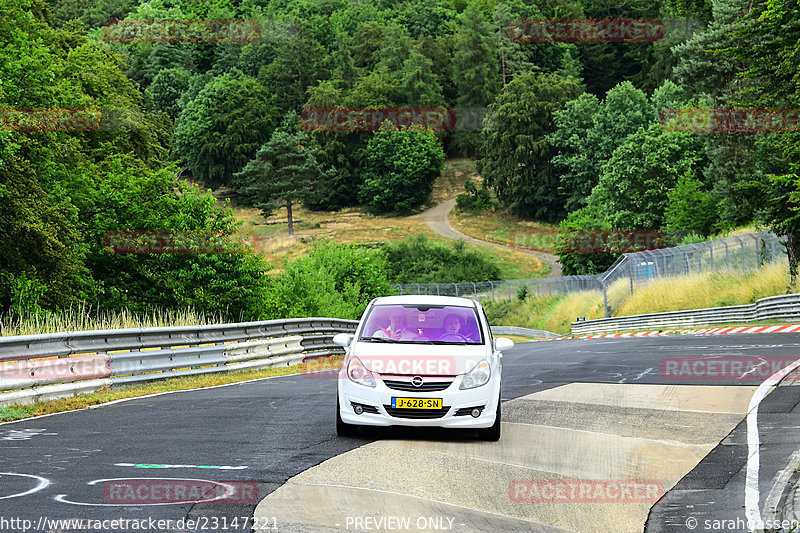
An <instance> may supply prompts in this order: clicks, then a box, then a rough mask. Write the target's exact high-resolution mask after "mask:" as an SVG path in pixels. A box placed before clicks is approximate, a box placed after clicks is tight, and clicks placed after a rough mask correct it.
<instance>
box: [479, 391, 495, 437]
mask: <svg viewBox="0 0 800 533" xmlns="http://www.w3.org/2000/svg"><path fill="white" fill-rule="evenodd" d="M478 438H479V439H481V440H488V441H493V442H497V441H498V440H500V398H498V399H497V415H496V416H495V419H494V424H492V425H491V426H490V427H488V428H484V429H479V430H478Z"/></svg>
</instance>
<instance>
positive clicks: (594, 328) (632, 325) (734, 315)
mask: <svg viewBox="0 0 800 533" xmlns="http://www.w3.org/2000/svg"><path fill="white" fill-rule="evenodd" d="M798 319H800V294H786V295H782V296H770V297H768V298H762V299H761V300H758V301H756V302H755V303H752V304H748V305H733V306H730V307H712V308H708V309H690V310H688V311H672V312H668V313H651V314H645V315H634V316H621V317H614V318H599V319H596V320H586V321H583V322H573V323H572V327H571V329H572V333H573V334H575V335H589V334H594V333H608V332H612V331H631V330H643V329H661V328H685V327H695V326H710V325H714V324H728V323H733V324H741V323H747V322H753V321H757V320H798Z"/></svg>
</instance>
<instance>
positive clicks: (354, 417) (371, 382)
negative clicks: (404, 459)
mask: <svg viewBox="0 0 800 533" xmlns="http://www.w3.org/2000/svg"><path fill="white" fill-rule="evenodd" d="M333 341H334V342H335V343H336V344H338V345H340V346H343V347H345V349H346V356H345V359H344V362H343V363H342V368H341V370H340V371H339V380H338V385H339V389H338V395H337V409H336V431H337V433H338V434H339V435H352V434H354V433H355V432H356V429H357V427H358V426H435V427H443V428H477V429H478V433H479V436H480V438H482V439H484V440H498V439H499V438H500V376H501V372H502V365H501V363H500V359H501V358H502V353H501V351H502V350H508V349H510V348H512V347H513V346H514V342H513V341H512V340H511V339H506V338H503V337H498V338H496V339H494V338H493V337H492V333H491V331H490V329H489V322H488V321H487V319H486V314H485V313H484V311H483V308H482V307H481V305H480V304H479V303H478V302H476V301H475V300H470V299H467V298H451V297H446V296H389V297H384V298H376V299H374V300H373V301H372V302H370V304H369V305H368V306H367V309H366V310H365V311H364V314H363V316H362V317H361V321H360V322H359V324H358V327H357V328H356V332H355V335H354V336H353V335H349V334H346V333H340V334H339V335H336V336H335V337H334V339H333Z"/></svg>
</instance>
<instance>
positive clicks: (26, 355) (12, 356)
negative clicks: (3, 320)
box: [0, 318, 358, 405]
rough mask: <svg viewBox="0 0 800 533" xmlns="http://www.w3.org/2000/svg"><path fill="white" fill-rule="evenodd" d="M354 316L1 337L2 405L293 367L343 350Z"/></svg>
mask: <svg viewBox="0 0 800 533" xmlns="http://www.w3.org/2000/svg"><path fill="white" fill-rule="evenodd" d="M357 324H358V322H357V321H355V320H340V319H335V318H295V319H288V320H269V321H263V322H246V323H235V324H217V325H210V326H176V327H163V328H133V329H119V330H102V331H77V332H65V333H50V334H44V335H23V336H17V337H2V338H0V405H10V404H15V403H31V402H34V401H37V400H47V399H52V398H60V397H65V396H72V395H74V394H80V393H87V392H93V391H96V390H98V389H100V388H102V387H108V386H115V385H125V384H129V383H135V382H142V381H152V380H156V379H164V378H171V377H180V376H188V375H194V374H206V373H213V372H230V371H234V370H249V369H256V368H265V367H269V366H288V365H293V364H298V363H301V362H304V361H307V360H310V359H315V358H318V357H324V356H327V355H333V354H341V353H344V351H343V350H342V348H340V347H339V346H336V345H334V344H333V342H332V338H333V335H335V334H336V333H353V332H354V331H355V328H356V325H357Z"/></svg>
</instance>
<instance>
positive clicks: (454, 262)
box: [384, 234, 500, 283]
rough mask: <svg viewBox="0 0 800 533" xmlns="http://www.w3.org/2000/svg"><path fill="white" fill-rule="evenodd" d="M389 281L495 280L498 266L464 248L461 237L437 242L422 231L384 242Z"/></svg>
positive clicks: (449, 281)
mask: <svg viewBox="0 0 800 533" xmlns="http://www.w3.org/2000/svg"><path fill="white" fill-rule="evenodd" d="M384 250H385V251H386V265H387V271H388V276H389V280H390V281H391V282H392V283H458V282H466V281H483V280H496V279H498V278H499V277H500V267H499V266H498V265H497V264H496V263H494V262H492V260H491V259H490V258H489V257H488V256H486V255H484V254H483V253H480V252H477V251H473V250H466V249H465V248H464V243H463V242H462V241H455V242H454V243H453V244H452V245H450V246H448V245H445V244H439V243H437V242H435V241H430V240H428V239H427V238H426V237H425V236H424V235H422V234H420V235H416V236H414V237H409V238H407V239H406V240H404V241H401V242H399V243H396V244H387V245H386V246H384Z"/></svg>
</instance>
